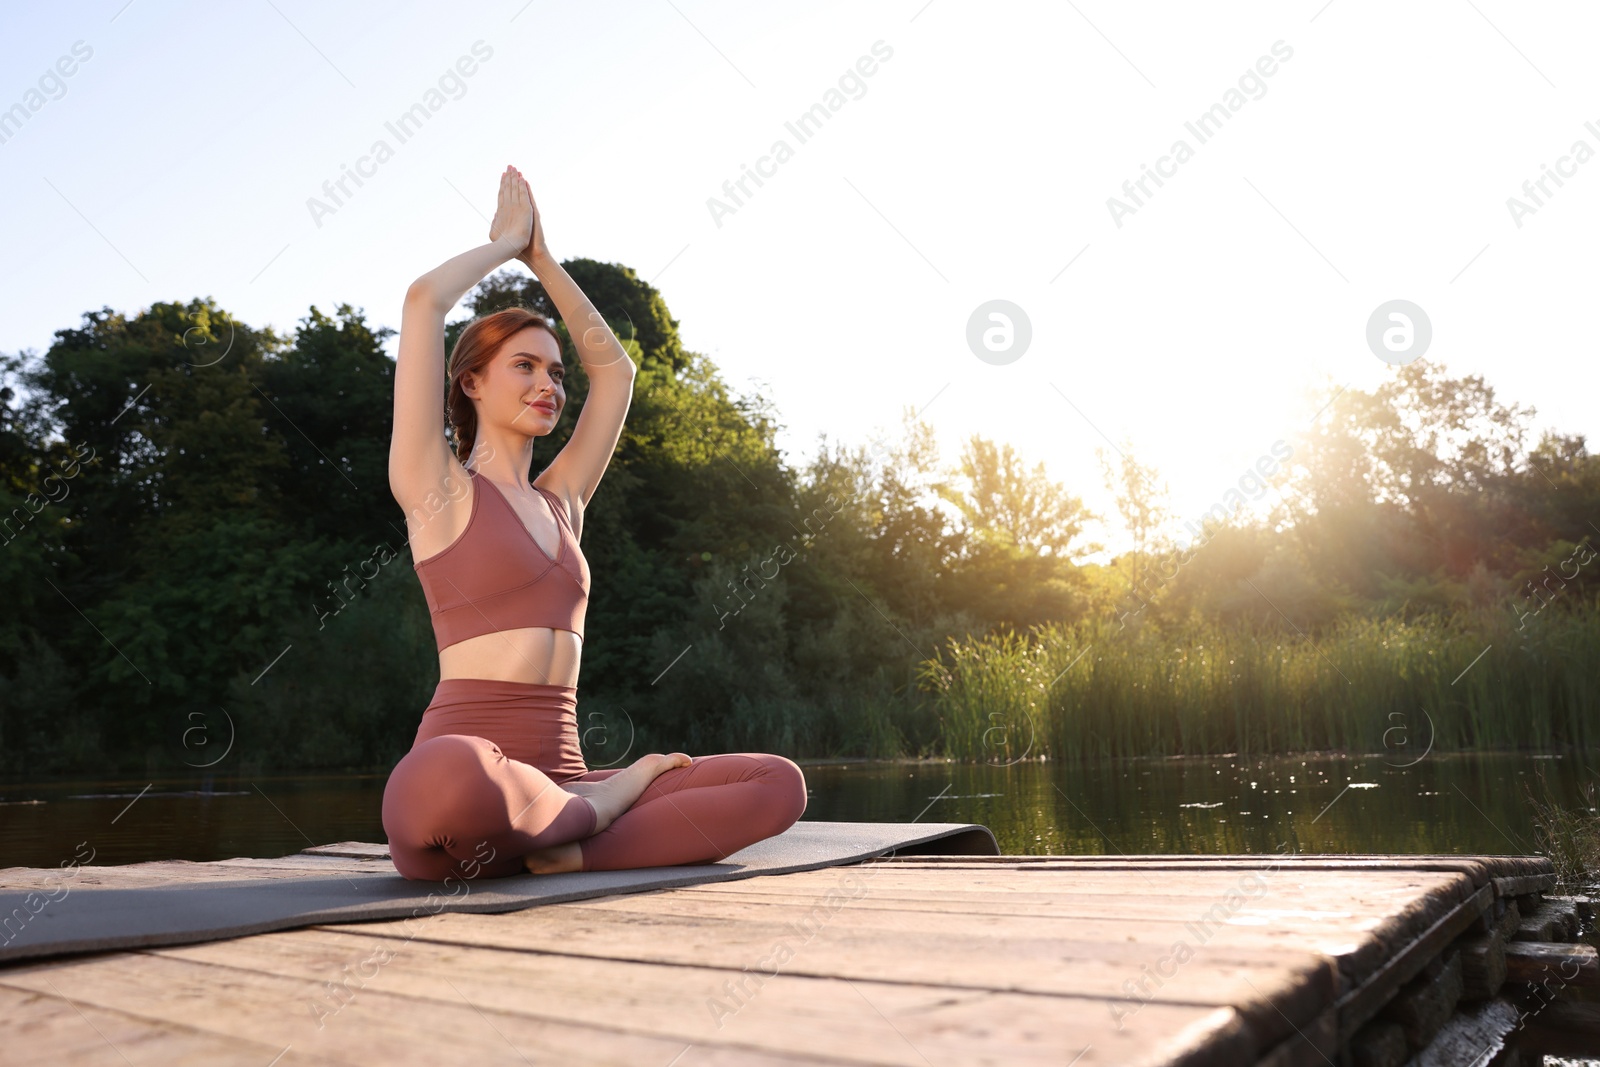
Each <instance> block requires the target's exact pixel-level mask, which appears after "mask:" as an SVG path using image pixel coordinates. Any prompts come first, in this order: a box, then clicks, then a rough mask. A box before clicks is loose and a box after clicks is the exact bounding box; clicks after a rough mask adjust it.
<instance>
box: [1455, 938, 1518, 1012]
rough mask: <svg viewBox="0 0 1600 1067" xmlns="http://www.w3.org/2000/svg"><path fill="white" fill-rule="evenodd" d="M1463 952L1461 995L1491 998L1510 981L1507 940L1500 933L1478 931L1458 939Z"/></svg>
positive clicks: (1457, 943)
mask: <svg viewBox="0 0 1600 1067" xmlns="http://www.w3.org/2000/svg"><path fill="white" fill-rule="evenodd" d="M1456 948H1457V949H1459V950H1460V952H1461V998H1462V999H1463V1000H1488V999H1490V998H1492V997H1494V996H1496V995H1497V994H1498V993H1499V992H1500V987H1501V986H1502V985H1504V984H1505V981H1506V943H1505V942H1504V941H1502V940H1500V935H1498V934H1477V935H1474V936H1471V937H1462V938H1459V939H1458V940H1457V941H1456Z"/></svg>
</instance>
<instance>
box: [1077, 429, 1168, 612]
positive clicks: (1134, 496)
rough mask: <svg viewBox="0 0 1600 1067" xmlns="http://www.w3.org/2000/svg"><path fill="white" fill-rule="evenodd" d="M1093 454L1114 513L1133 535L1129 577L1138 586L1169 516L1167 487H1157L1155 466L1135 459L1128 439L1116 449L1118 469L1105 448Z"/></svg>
mask: <svg viewBox="0 0 1600 1067" xmlns="http://www.w3.org/2000/svg"><path fill="white" fill-rule="evenodd" d="M1094 454H1095V457H1096V458H1098V459H1099V460H1100V469H1101V471H1102V472H1103V473H1104V476H1105V482H1106V488H1107V489H1109V490H1111V492H1112V493H1113V494H1115V496H1116V500H1117V512H1118V514H1120V515H1121V516H1122V525H1123V526H1124V528H1126V529H1127V531H1128V533H1129V534H1131V535H1132V537H1133V553H1132V555H1131V556H1130V557H1129V566H1128V580H1129V582H1130V583H1131V584H1132V585H1133V588H1135V589H1137V588H1139V579H1140V578H1141V576H1142V573H1141V572H1142V571H1143V568H1144V562H1145V558H1146V550H1147V547H1148V546H1149V545H1150V543H1151V538H1152V535H1153V534H1155V533H1156V531H1158V530H1160V529H1161V527H1162V526H1164V525H1166V523H1167V521H1168V519H1169V518H1170V517H1171V513H1170V512H1169V510H1168V509H1167V506H1166V504H1165V499H1166V496H1167V486H1166V483H1165V482H1162V483H1161V485H1160V486H1159V488H1158V487H1157V485H1156V469H1155V468H1154V467H1149V466H1145V465H1144V464H1142V463H1140V462H1139V461H1138V460H1137V459H1135V458H1134V456H1133V443H1132V442H1131V441H1128V440H1124V441H1123V443H1122V448H1121V449H1120V450H1119V454H1120V455H1121V457H1122V464H1121V468H1122V469H1121V470H1120V471H1118V470H1116V469H1114V468H1113V467H1112V465H1111V461H1110V460H1108V459H1107V458H1106V453H1105V449H1103V448H1097V449H1095V450H1094Z"/></svg>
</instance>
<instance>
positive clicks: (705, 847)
mask: <svg viewBox="0 0 1600 1067" xmlns="http://www.w3.org/2000/svg"><path fill="white" fill-rule="evenodd" d="M576 708H577V690H576V689H575V688H574V687H573V686H557V685H545V684H543V683H539V682H505V681H498V680H494V679H487V678H447V679H444V680H443V681H441V682H440V683H439V687H438V689H437V690H435V692H434V697H433V700H432V702H431V703H429V705H428V709H427V711H425V712H424V713H423V716H422V725H421V726H420V727H419V729H418V730H417V737H416V740H415V741H414V742H413V744H412V747H411V751H410V752H408V753H406V755H405V756H404V757H403V758H402V759H401V760H400V762H399V763H398V764H396V765H395V768H394V770H393V771H391V772H390V774H389V780H388V782H387V784H386V785H385V786H384V791H383V828H384V830H385V832H387V834H388V836H389V855H390V858H391V859H392V860H393V861H394V866H395V869H396V870H397V871H399V872H400V874H401V875H403V876H404V877H406V878H411V879H420V880H428V881H443V880H445V879H447V878H449V877H451V876H454V877H457V878H464V879H471V878H477V877H489V878H501V877H505V876H507V875H513V874H522V873H524V872H525V871H526V870H527V868H526V866H525V865H524V863H523V857H524V856H526V855H528V854H529V853H530V852H533V851H534V850H536V849H541V848H548V847H550V846H552V845H560V844H566V843H567V842H569V841H576V842H577V843H578V848H579V851H580V852H581V854H582V857H583V867H582V869H583V870H585V871H612V870H623V869H628V868H635V867H671V866H676V865H679V864H689V863H711V862H714V861H716V860H720V859H722V858H724V857H726V856H729V855H731V854H732V853H735V852H737V851H739V850H740V849H742V848H744V847H746V846H747V845H752V844H754V843H755V842H757V841H761V840H764V839H765V838H768V837H773V836H775V835H777V834H781V833H782V832H783V831H785V830H787V829H788V828H789V827H791V826H793V825H794V824H795V822H796V821H798V820H799V818H800V815H801V814H802V813H803V812H804V811H805V807H806V785H805V776H804V775H803V774H802V773H801V771H800V768H799V767H797V766H796V765H795V764H794V763H793V762H792V761H791V760H788V759H785V758H784V757H782V756H774V755H770V754H767V753H757V752H739V753H730V754H724V755H716V756H695V757H692V762H691V764H690V766H688V767H675V768H673V769H672V770H670V771H667V772H666V773H664V774H661V775H659V776H658V777H657V778H656V779H655V781H653V782H652V783H651V784H650V786H649V787H648V788H647V789H646V790H645V791H644V793H643V794H642V795H641V796H640V797H639V799H638V800H637V801H635V802H634V804H633V806H632V807H631V808H629V809H628V810H627V811H625V812H623V813H622V814H621V815H620V816H618V817H617V818H616V819H615V820H614V821H613V822H612V823H611V825H610V826H608V827H606V828H605V829H604V830H602V831H601V832H600V833H598V834H597V833H595V832H594V827H595V810H594V807H593V805H591V804H590V803H589V801H588V800H587V799H586V798H585V797H582V796H579V795H578V794H576V793H571V792H568V791H567V790H565V789H563V788H562V785H564V784H566V783H570V782H600V781H604V780H605V779H607V778H609V777H611V776H612V775H614V774H618V773H620V772H621V771H622V770H623V769H624V768H623V766H616V767H608V768H605V769H602V770H594V771H591V770H589V769H588V766H587V765H586V764H585V763H584V762H583V757H582V753H581V750H580V749H579V747H578V732H577V715H576Z"/></svg>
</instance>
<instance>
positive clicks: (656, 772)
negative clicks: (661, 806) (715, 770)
mask: <svg viewBox="0 0 1600 1067" xmlns="http://www.w3.org/2000/svg"><path fill="white" fill-rule="evenodd" d="M692 762H693V761H692V760H691V759H690V758H689V756H688V755H687V754H686V753H683V752H671V753H668V754H667V755H664V756H663V755H662V754H661V753H659V752H652V753H651V754H650V755H648V756H640V757H639V758H638V759H637V760H635V761H634V762H633V764H632V766H630V767H629V768H628V769H627V770H625V771H620V772H618V773H616V774H613V775H612V776H611V777H610V778H607V779H605V780H604V781H601V782H574V783H572V784H571V785H567V786H564V787H563V788H564V789H566V791H567V792H569V793H573V794H576V795H577V796H581V797H583V798H584V799H585V800H587V801H588V802H589V803H590V804H591V805H592V806H593V807H594V813H595V824H594V832H595V833H599V832H600V831H601V830H604V829H605V828H606V827H608V826H610V825H611V824H612V823H613V822H614V821H616V818H617V816H619V815H621V814H622V813H623V812H625V811H627V810H628V809H629V808H631V807H633V805H634V802H635V801H637V800H638V799H639V797H640V796H641V795H642V794H643V793H644V791H645V790H646V789H648V788H649V786H650V783H651V782H653V781H655V780H656V778H657V777H659V776H660V775H662V774H663V773H665V772H667V771H670V770H672V769H673V768H674V767H687V766H689V765H690V764H691V763H692ZM522 865H523V866H524V867H526V868H527V869H528V872H529V873H530V874H562V873H565V872H568V871H581V870H583V851H582V850H581V849H580V848H579V847H578V843H577V842H576V841H568V842H566V843H565V844H561V845H551V846H549V847H548V848H541V849H535V850H534V851H532V852H530V853H528V854H527V855H526V856H524V857H523V858H522Z"/></svg>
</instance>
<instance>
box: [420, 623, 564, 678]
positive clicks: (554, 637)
mask: <svg viewBox="0 0 1600 1067" xmlns="http://www.w3.org/2000/svg"><path fill="white" fill-rule="evenodd" d="M582 656H583V639H582V638H581V637H579V636H578V635H577V634H575V633H573V632H572V631H571V630H553V629H551V628H550V627H548V626H524V627H521V628H519V629H516V630H501V631H500V632H499V633H492V634H480V635H479V636H477V637H469V638H467V639H466V640H465V641H457V642H456V643H455V644H453V645H450V646H449V647H448V648H445V649H443V650H442V651H441V652H440V653H439V678H440V680H443V679H446V678H494V679H496V680H498V681H506V682H542V683H544V684H546V685H570V686H576V685H577V684H578V664H579V661H580V660H581V658H582Z"/></svg>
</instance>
